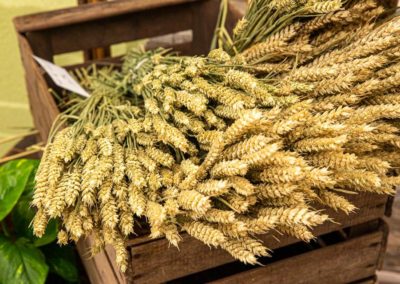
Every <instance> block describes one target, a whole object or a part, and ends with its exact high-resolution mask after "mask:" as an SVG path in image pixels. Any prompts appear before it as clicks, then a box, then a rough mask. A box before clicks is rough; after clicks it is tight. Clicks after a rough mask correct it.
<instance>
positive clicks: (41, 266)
mask: <svg viewBox="0 0 400 284" xmlns="http://www.w3.org/2000/svg"><path fill="white" fill-rule="evenodd" d="M38 164H39V161H38V160H15V161H12V162H8V163H7V164H4V165H2V166H0V223H1V228H0V283H32V284H33V283H34V284H37V283H44V282H45V281H46V278H47V275H48V274H49V273H55V274H57V275H59V276H60V277H62V278H63V279H64V280H65V281H68V282H76V281H77V280H78V272H77V269H76V267H75V255H74V252H73V250H72V249H71V248H69V247H65V248H59V247H58V246H56V245H55V239H56V236H57V231H58V223H57V222H56V221H55V220H53V221H51V222H50V223H49V225H48V227H47V230H46V232H45V233H44V235H43V237H42V238H40V239H39V238H37V237H35V236H34V235H33V230H32V228H30V223H31V221H32V218H33V217H34V215H35V211H34V209H33V208H31V207H30V203H31V201H32V194H33V188H34V176H35V173H36V169H37V166H38ZM55 251H57V253H56V254H54V252H55Z"/></svg>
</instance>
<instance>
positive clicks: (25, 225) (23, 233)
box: [11, 194, 58, 247]
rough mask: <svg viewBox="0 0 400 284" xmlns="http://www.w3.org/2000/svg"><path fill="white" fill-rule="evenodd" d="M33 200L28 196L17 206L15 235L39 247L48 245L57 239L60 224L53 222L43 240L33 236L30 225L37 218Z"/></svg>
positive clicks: (14, 211)
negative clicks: (32, 205)
mask: <svg viewBox="0 0 400 284" xmlns="http://www.w3.org/2000/svg"><path fill="white" fill-rule="evenodd" d="M30 202H31V199H30V197H28V196H25V194H24V196H22V197H21V198H20V200H19V201H18V203H17V205H15V207H14V209H13V211H12V214H11V216H12V221H13V225H14V231H15V233H16V234H17V235H18V236H20V237H25V238H28V239H30V240H31V241H32V242H33V244H34V245H35V246H37V247H39V246H43V245H47V244H49V243H51V242H52V241H54V240H55V239H56V238H57V232H58V222H57V220H54V219H53V220H51V221H50V222H49V224H48V225H47V228H46V232H45V234H44V235H43V237H41V238H37V237H35V236H34V235H33V230H32V227H31V226H30V223H31V221H32V219H33V217H34V216H35V210H34V209H33V208H32V207H30Z"/></svg>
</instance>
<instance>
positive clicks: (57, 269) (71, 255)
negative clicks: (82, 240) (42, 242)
mask: <svg viewBox="0 0 400 284" xmlns="http://www.w3.org/2000/svg"><path fill="white" fill-rule="evenodd" d="M42 251H43V253H44V255H45V256H46V262H47V264H48V265H49V267H50V272H51V273H55V274H57V275H59V276H61V277H62V278H63V279H65V280H67V281H69V282H78V280H79V272H78V269H77V265H76V254H75V250H74V249H73V247H72V246H63V247H60V246H58V245H57V244H55V243H53V244H50V245H47V246H44V247H42Z"/></svg>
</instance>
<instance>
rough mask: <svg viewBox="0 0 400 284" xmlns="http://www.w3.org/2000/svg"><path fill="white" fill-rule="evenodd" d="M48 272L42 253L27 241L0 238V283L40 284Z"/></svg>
mask: <svg viewBox="0 0 400 284" xmlns="http://www.w3.org/2000/svg"><path fill="white" fill-rule="evenodd" d="M48 271H49V267H48V266H47V264H46V262H45V259H44V256H43V254H42V252H41V251H40V250H39V249H38V248H36V247H35V246H33V245H32V244H31V243H29V242H28V240H26V239H23V238H19V239H18V240H17V241H16V242H12V241H11V240H9V239H7V238H5V237H3V236H0V283H7V284H14V283H15V284H41V283H44V282H45V281H46V278H47V273H48Z"/></svg>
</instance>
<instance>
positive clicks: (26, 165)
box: [0, 160, 37, 221]
mask: <svg viewBox="0 0 400 284" xmlns="http://www.w3.org/2000/svg"><path fill="white" fill-rule="evenodd" d="M36 165H37V161H35V160H16V161H11V162H8V163H7V164H5V165H3V166H1V167H0V221H1V220H3V219H4V218H5V217H6V216H7V215H8V214H9V213H10V211H11V210H12V209H13V207H14V206H15V204H17V202H18V199H19V198H20V196H21V194H22V193H23V192H24V190H25V187H26V185H27V183H28V180H29V177H30V176H31V173H32V171H33V170H34V169H35V168H36Z"/></svg>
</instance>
